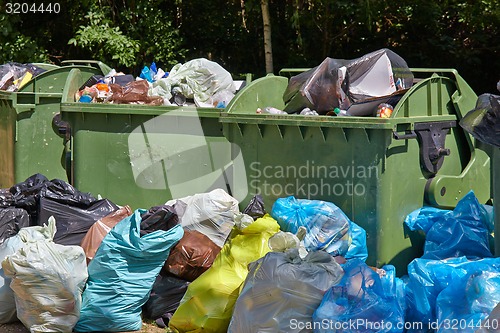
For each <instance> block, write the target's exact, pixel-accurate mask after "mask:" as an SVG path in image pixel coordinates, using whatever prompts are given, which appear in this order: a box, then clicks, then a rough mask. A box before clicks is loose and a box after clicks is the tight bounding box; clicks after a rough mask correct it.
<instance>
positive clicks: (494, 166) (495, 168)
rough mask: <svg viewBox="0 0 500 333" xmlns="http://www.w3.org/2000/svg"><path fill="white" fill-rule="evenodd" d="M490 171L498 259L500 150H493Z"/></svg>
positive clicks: (499, 240)
mask: <svg viewBox="0 0 500 333" xmlns="http://www.w3.org/2000/svg"><path fill="white" fill-rule="evenodd" d="M491 171H492V177H493V205H494V207H495V256H496V257H500V236H499V235H500V148H493V161H492V162H491Z"/></svg>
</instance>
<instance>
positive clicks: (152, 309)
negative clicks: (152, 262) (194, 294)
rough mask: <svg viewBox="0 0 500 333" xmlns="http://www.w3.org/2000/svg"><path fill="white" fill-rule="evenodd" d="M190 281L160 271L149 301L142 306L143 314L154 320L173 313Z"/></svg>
mask: <svg viewBox="0 0 500 333" xmlns="http://www.w3.org/2000/svg"><path fill="white" fill-rule="evenodd" d="M190 283H191V282H189V281H185V280H182V279H179V278H177V277H175V276H173V275H170V274H165V273H160V275H158V276H157V277H156V281H155V283H154V285H153V289H152V290H151V294H150V296H149V299H148V301H147V302H146V304H144V305H143V307H142V314H143V316H144V317H145V318H148V319H153V320H157V319H159V318H165V319H167V318H168V314H169V313H171V314H173V313H174V312H175V310H177V308H178V307H179V304H180V302H181V299H182V297H183V296H184V294H185V293H186V290H187V288H188V286H189V284H190ZM165 319H164V320H165ZM164 324H168V323H164Z"/></svg>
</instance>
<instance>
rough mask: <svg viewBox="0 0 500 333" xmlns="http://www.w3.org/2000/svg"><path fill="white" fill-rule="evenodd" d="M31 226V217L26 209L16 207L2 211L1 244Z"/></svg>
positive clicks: (0, 215)
mask: <svg viewBox="0 0 500 333" xmlns="http://www.w3.org/2000/svg"><path fill="white" fill-rule="evenodd" d="M29 224H30V217H29V215H28V212H27V211H25V210H24V209H22V208H14V207H9V208H5V209H0V244H2V243H3V242H4V241H5V240H6V239H7V238H9V237H12V236H14V235H16V234H17V233H18V232H19V230H20V229H21V228H24V227H28V226H29Z"/></svg>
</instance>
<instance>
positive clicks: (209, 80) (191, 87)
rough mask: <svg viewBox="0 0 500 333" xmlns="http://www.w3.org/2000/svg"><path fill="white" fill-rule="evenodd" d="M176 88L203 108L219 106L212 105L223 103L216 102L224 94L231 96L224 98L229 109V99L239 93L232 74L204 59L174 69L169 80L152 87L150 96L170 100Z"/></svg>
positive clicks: (167, 78)
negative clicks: (173, 89) (236, 92)
mask: <svg viewBox="0 0 500 333" xmlns="http://www.w3.org/2000/svg"><path fill="white" fill-rule="evenodd" d="M173 87H176V88H177V89H178V90H180V92H181V93H182V95H183V96H184V97H186V98H192V99H194V102H195V104H196V105H197V106H201V107H214V106H216V105H213V104H214V103H217V102H220V101H219V100H217V101H216V100H215V99H216V98H217V96H219V95H221V94H223V95H224V96H228V95H229V97H226V98H223V102H225V103H226V105H227V103H228V102H229V101H228V100H227V99H230V97H231V96H230V95H231V94H233V93H234V92H235V91H236V88H235V86H234V82H233V79H232V77H231V74H230V73H229V72H228V71H226V70H225V69H224V68H223V67H222V66H221V65H219V64H218V63H216V62H213V61H210V60H207V59H205V58H199V59H193V60H191V61H188V62H186V63H185V64H177V65H175V66H174V67H173V68H172V70H171V71H170V74H169V75H168V76H167V77H166V78H163V79H160V80H158V81H156V82H154V83H153V84H152V85H151V87H150V88H149V95H150V96H161V97H163V98H164V99H166V100H169V99H171V98H172V88H173ZM222 91H224V92H222ZM217 93H219V94H217ZM216 94H217V95H216ZM214 95H215V99H214V98H213V97H214Z"/></svg>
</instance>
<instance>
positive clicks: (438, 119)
mask: <svg viewBox="0 0 500 333" xmlns="http://www.w3.org/2000/svg"><path fill="white" fill-rule="evenodd" d="M440 71H441V70H440ZM443 71H448V72H450V73H445V74H446V75H439V74H435V73H434V71H430V70H429V72H426V71H423V73H420V72H418V71H417V70H415V74H416V76H417V75H418V76H419V79H418V80H417V82H416V84H415V85H414V86H413V87H412V88H411V89H410V90H409V91H408V92H406V93H405V95H403V97H402V98H401V100H400V101H399V103H398V104H397V105H396V107H395V109H394V112H393V115H392V116H391V118H389V119H381V118H375V117H328V116H318V117H310V116H300V115H267V114H260V115H259V114H253V111H252V109H251V108H244V107H243V105H241V108H240V109H238V110H236V106H234V108H231V105H230V106H229V107H228V109H227V110H226V111H227V112H225V113H223V114H222V116H221V122H222V123H223V129H224V135H225V136H226V137H227V138H228V140H229V141H230V142H232V143H234V144H235V145H234V146H233V147H238V148H239V149H240V150H241V152H242V153H243V157H244V161H245V166H246V172H247V182H248V185H249V192H248V195H247V197H246V198H245V199H244V200H243V201H242V202H241V204H242V205H243V207H244V206H245V205H246V204H247V203H248V201H249V200H250V199H251V197H252V196H253V195H255V194H258V193H260V194H261V195H262V196H263V198H264V201H265V204H266V207H271V206H272V204H273V202H274V201H275V200H276V199H277V198H279V197H283V196H288V195H295V196H296V197H299V198H309V199H319V200H326V201H331V202H333V203H335V204H336V205H338V206H339V207H340V208H342V210H343V211H344V212H345V213H346V214H347V215H348V217H349V218H350V219H351V220H353V221H354V222H356V223H357V224H359V225H360V226H361V227H363V228H364V229H365V230H366V232H367V245H368V253H369V257H368V260H367V263H368V264H370V265H374V266H378V267H380V266H382V265H384V264H392V265H394V266H396V267H397V269H398V275H401V274H404V273H405V272H406V266H407V264H408V263H409V262H410V261H411V260H412V259H413V258H415V257H417V256H419V255H420V254H421V246H422V244H423V239H422V238H421V237H419V236H418V235H417V234H415V233H411V232H407V231H406V230H404V228H403V221H404V218H405V217H406V215H407V214H408V213H410V212H411V211H412V210H414V209H417V208H419V207H422V206H423V205H424V204H433V205H435V206H442V207H453V206H454V205H455V204H456V202H458V200H460V199H461V198H462V197H463V196H464V195H465V194H466V193H467V192H468V190H470V189H473V190H474V191H475V192H476V193H477V196H478V198H479V200H480V201H482V202H486V201H487V200H488V198H489V191H488V190H485V189H486V188H487V187H488V186H487V184H489V183H490V180H489V171H488V168H489V158H488V156H487V154H486V153H485V152H484V151H481V150H478V149H475V147H474V142H473V141H472V139H471V137H470V136H468V135H467V134H465V133H464V131H462V130H461V128H458V127H457V126H458V125H457V121H458V120H459V119H460V117H461V112H464V110H458V111H457V107H460V108H462V107H464V106H463V105H464V104H459V103H457V100H458V99H459V97H463V98H472V99H473V100H475V98H474V97H473V96H472V97H471V93H470V91H468V92H467V94H468V95H467V96H465V97H464V96H463V93H461V91H459V90H458V88H457V87H458V85H457V80H456V76H455V74H456V73H455V72H453V71H450V70H443ZM264 79H266V78H264ZM462 84H463V82H462ZM460 94H462V95H460ZM472 94H473V92H472ZM278 95H280V94H278ZM474 96H475V95H474ZM476 98H477V97H476ZM462 103H464V102H462ZM457 105H458V106H457ZM268 106H274V105H268ZM443 124H444V125H443ZM439 126H445V127H446V126H448V127H450V129H449V130H444V131H437V132H432V131H433V130H434V129H436V128H439ZM422 128H423V129H422ZM417 132H418V135H417ZM424 132H429V133H430V135H429V136H428V139H430V140H435V138H436V137H441V138H442V139H445V140H444V146H443V147H439V146H438V148H444V149H449V156H445V157H444V158H443V160H442V165H441V166H440V168H438V170H437V172H436V170H434V171H429V170H427V169H425V168H424V166H423V165H424V162H425V158H424V157H425V156H426V155H427V156H429V155H430V154H432V153H433V151H432V150H430V153H429V152H428V151H426V150H423V149H422V147H423V146H424V145H423V144H422V142H423V140H424V139H423V138H421V137H420V135H421V136H422V137H425V133H424ZM421 151H422V156H423V157H421ZM436 163H437V162H436ZM436 163H435V162H433V163H431V167H434V164H436ZM438 180H439V181H438ZM444 180H446V181H447V182H448V183H447V184H446V189H445V190H442V187H444V186H441V187H439V188H438V187H436V185H434V184H438V185H441V182H444ZM436 191H437V194H438V195H436Z"/></svg>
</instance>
